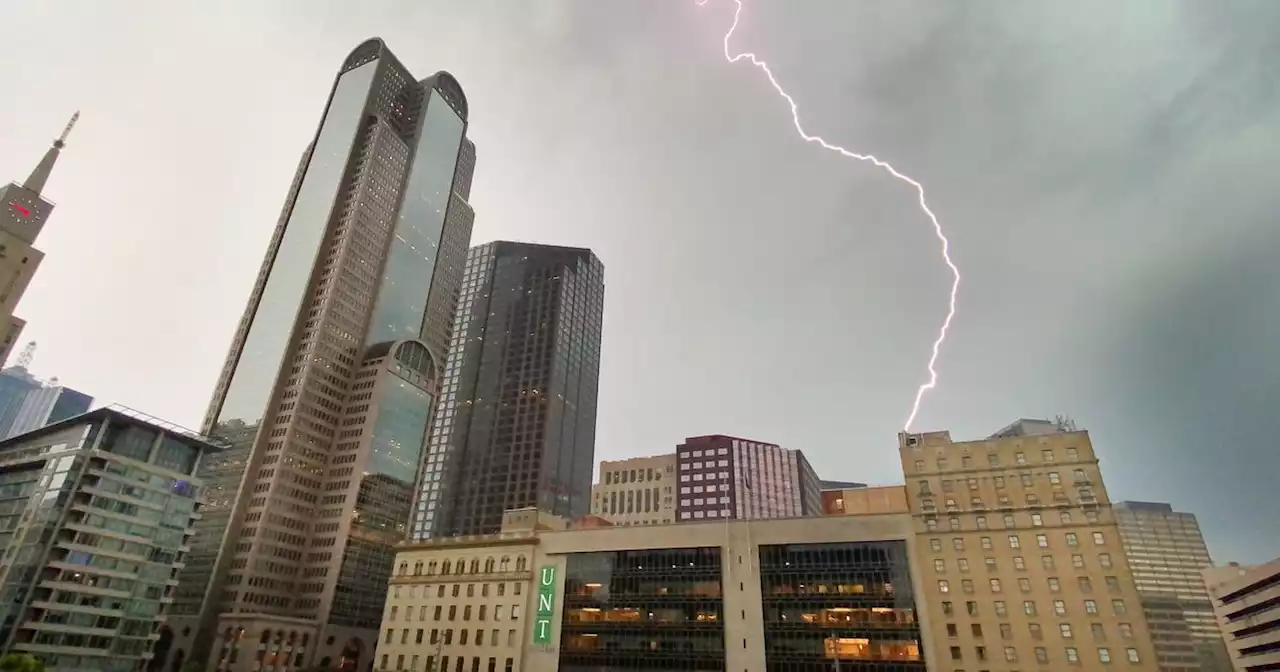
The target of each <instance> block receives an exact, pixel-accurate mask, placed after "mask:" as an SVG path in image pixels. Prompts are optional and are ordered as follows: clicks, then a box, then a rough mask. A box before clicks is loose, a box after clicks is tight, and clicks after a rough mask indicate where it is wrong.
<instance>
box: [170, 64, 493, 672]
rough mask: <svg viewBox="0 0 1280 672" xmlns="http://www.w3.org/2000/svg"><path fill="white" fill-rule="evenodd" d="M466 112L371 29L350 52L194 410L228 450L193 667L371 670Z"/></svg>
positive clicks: (188, 621)
mask: <svg viewBox="0 0 1280 672" xmlns="http://www.w3.org/2000/svg"><path fill="white" fill-rule="evenodd" d="M467 112H468V109H467V100H466V97H465V96H464V95H463V91H462V87H461V86H460V85H459V84H458V82H457V80H455V79H454V77H453V76H452V75H450V74H449V73H447V72H438V73H436V74H434V75H432V76H430V77H428V78H426V79H422V80H419V79H416V78H415V77H413V76H412V75H411V74H410V73H409V71H408V70H407V69H406V68H405V67H404V66H403V65H401V64H400V62H399V61H398V60H397V59H396V57H395V56H394V55H393V54H392V53H391V52H390V51H389V50H388V49H387V47H386V45H385V44H383V42H382V41H381V40H378V39H371V40H368V41H366V42H364V43H363V44H361V45H360V46H358V47H357V48H356V49H355V50H354V51H352V52H351V54H350V55H349V56H347V58H346V60H345V61H344V62H343V63H342V65H341V68H340V69H339V71H338V74H337V77H336V78H335V81H334V84H333V88H332V89H331V91H330V93H329V96H328V100H327V103H326V105H325V107H324V111H323V114H322V117H321V121H320V125H319V128H318V129H317V130H316V134H315V136H314V140H313V141H312V143H311V144H310V146H309V147H308V148H307V149H306V151H305V152H304V153H303V157H302V160H301V163H300V165H299V167H298V170H297V173H296V175H295V177H294V180H293V183H292V186H291V187H290V189H289V192H288V195H287V198H286V199H285V205H284V209H283V212H282V213H281V215H280V218H279V221H278V223H277V225H276V228H275V231H274V233H273V235H272V237H271V241H270V243H269V246H268V250H267V254H266V258H265V260H264V261H263V264H262V269H261V271H260V272H259V273H258V277H257V280H256V282H255V284H254V287H253V289H252V292H251V294H250V297H249V301H248V305H247V306H246V308H245V312H244V317H243V318H242V319H241V320H240V323H239V325H238V327H237V329H236V332H235V334H234V337H233V339H232V344H231V348H230V352H229V353H228V355H227V359H226V364H225V365H224V367H223V370H222V373H221V375H220V377H219V379H218V382H217V386H216V388H215V390H214V394H213V399H212V401H211V403H210V404H209V410H208V413H207V415H206V417H205V430H206V431H207V432H209V433H211V434H213V435H215V436H217V437H219V438H220V439H222V440H224V441H227V442H229V443H230V444H231V448H230V449H229V450H227V451H226V452H224V453H220V454H218V455H217V456H215V457H213V458H210V459H209V460H207V461H206V462H205V463H204V464H203V465H202V468H201V474H200V476H201V478H202V479H203V480H204V482H205V483H207V488H206V494H205V497H206V499H207V506H206V507H205V508H203V509H202V514H201V515H202V519H201V520H200V521H198V522H197V524H196V526H197V535H196V536H195V540H194V543H193V546H192V549H191V552H190V554H189V555H188V557H186V558H185V559H184V560H185V564H186V566H185V569H184V570H183V572H182V573H181V575H180V576H179V588H178V590H177V593H176V595H175V600H174V605H173V609H172V612H171V616H170V619H169V623H170V625H171V626H172V629H173V630H174V632H175V633H178V634H177V635H176V640H175V642H174V644H173V645H172V646H171V647H170V650H171V651H173V652H181V653H182V655H184V656H185V658H186V659H187V660H193V659H197V660H210V661H216V665H217V669H219V670H228V671H235V670H249V669H253V670H258V669H269V668H271V667H272V666H274V668H275V669H291V668H294V667H301V666H309V665H316V664H318V665H323V666H325V667H337V668H342V669H351V670H355V669H361V670H363V669H366V667H367V664H368V660H369V658H368V657H369V655H370V654H371V652H372V650H373V642H374V637H375V636H376V632H375V629H376V628H377V626H378V623H379V621H380V618H381V609H382V604H383V594H384V591H385V585H386V582H387V578H388V576H389V575H390V570H391V562H392V558H393V554H394V551H393V549H394V547H395V545H396V544H397V543H399V542H400V541H402V540H403V539H404V538H405V534H406V531H407V521H408V519H409V514H410V503H411V501H412V499H413V492H414V482H415V479H416V478H417V475H418V472H419V467H420V463H421V461H422V451H423V446H424V440H425V438H426V434H427V430H428V428H429V426H430V420H431V417H432V413H433V412H434V406H435V398H436V395H437V393H438V390H439V378H438V376H439V371H440V366H439V363H440V362H442V361H443V357H444V354H445V348H446V347H447V346H448V343H449V341H450V338H451V329H452V325H453V313H454V310H455V305H456V301H457V292H458V289H459V287H460V283H461V280H462V271H463V264H464V262H465V258H466V256H465V255H466V250H467V248H468V246H469V244H470V237H471V227H472V222H473V219H474V214H473V212H472V210H471V207H470V205H468V203H467V199H468V196H469V194H470V187H471V177H472V171H473V168H474V165H475V147H474V145H472V144H471V142H470V141H469V140H467V138H466V132H467ZM264 666H265V667H264Z"/></svg>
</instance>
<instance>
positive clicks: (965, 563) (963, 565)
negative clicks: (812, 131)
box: [956, 558, 969, 572]
mask: <svg viewBox="0 0 1280 672" xmlns="http://www.w3.org/2000/svg"><path fill="white" fill-rule="evenodd" d="M956 566H957V567H959V568H960V571H962V572H967V571H969V560H968V559H966V558H960V559H958V560H956Z"/></svg>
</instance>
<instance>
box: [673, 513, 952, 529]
mask: <svg viewBox="0 0 1280 672" xmlns="http://www.w3.org/2000/svg"><path fill="white" fill-rule="evenodd" d="M680 517H681V518H688V517H689V512H688V511H685V512H684V513H681V514H680ZM924 526H925V528H927V529H928V530H929V531H930V532H934V531H937V529H938V519H937V518H934V517H933V516H929V517H928V518H925V519H924Z"/></svg>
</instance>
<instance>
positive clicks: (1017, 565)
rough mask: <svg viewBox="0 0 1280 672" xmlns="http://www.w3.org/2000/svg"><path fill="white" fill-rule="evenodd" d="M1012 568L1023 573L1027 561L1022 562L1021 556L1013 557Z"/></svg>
mask: <svg viewBox="0 0 1280 672" xmlns="http://www.w3.org/2000/svg"><path fill="white" fill-rule="evenodd" d="M1013 568H1014V569H1016V570H1018V571H1020V572H1024V571H1026V569H1027V561H1026V560H1023V559H1022V556H1021V555H1015V556H1013Z"/></svg>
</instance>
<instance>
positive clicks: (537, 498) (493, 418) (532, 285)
mask: <svg viewBox="0 0 1280 672" xmlns="http://www.w3.org/2000/svg"><path fill="white" fill-rule="evenodd" d="M603 314H604V266H603V265H602V264H601V263H600V260H599V259H598V258H596V255H595V254H593V253H592V252H591V250H587V249H582V248H574V247H556V246H551V245H533V244H529V243H513V242H505V241H500V242H494V243H488V244H486V245H480V246H477V247H474V248H472V249H471V251H470V252H469V253H468V254H467V265H466V273H465V275H464V276H463V281H462V289H461V293H460V295H459V300H458V312H457V319H456V320H455V322H454V325H453V341H452V344H451V347H450V349H449V357H448V360H447V362H446V364H445V368H444V373H443V374H442V376H441V384H440V385H441V387H440V395H441V396H440V404H439V407H438V409H437V411H436V416H435V423H434V426H433V428H432V430H431V437H430V441H429V448H428V454H427V458H426V462H425V464H424V465H423V475H422V479H421V490H420V491H419V493H418V499H417V504H416V509H415V514H414V524H413V532H412V534H413V538H414V539H419V540H420V539H428V538H432V537H440V536H455V535H473V534H488V533H492V532H497V531H498V530H499V529H500V528H501V527H502V517H503V512H504V511H507V510H508V509H518V508H525V507H531V506H532V507H535V508H537V509H539V510H542V511H546V512H548V513H552V514H556V515H560V516H565V517H569V518H576V517H580V516H584V515H587V514H588V513H590V511H591V474H592V471H594V467H595V465H594V463H593V460H594V456H595V432H596V395H597V391H598V387H599V377H600V333H601V321H602V319H603Z"/></svg>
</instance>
